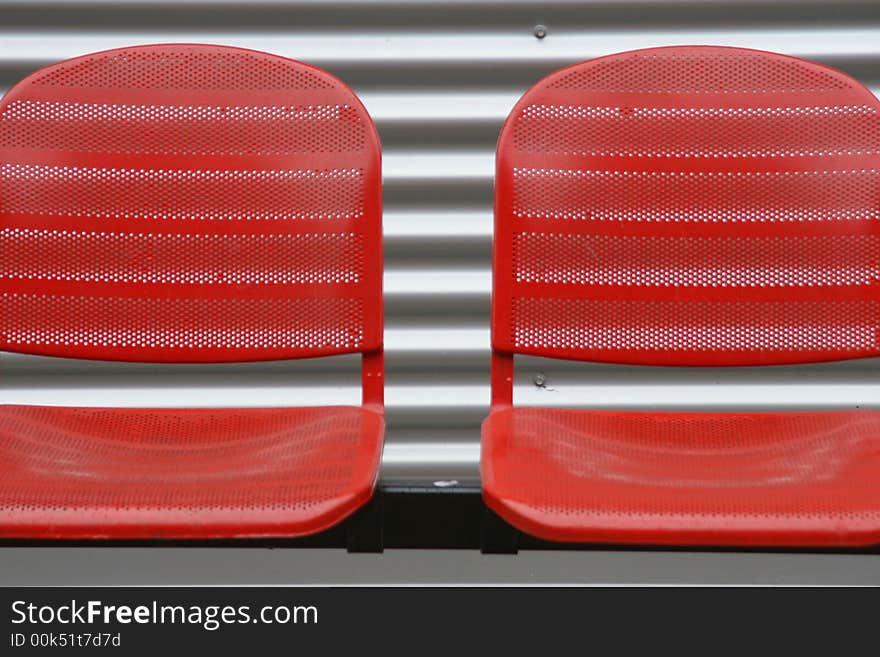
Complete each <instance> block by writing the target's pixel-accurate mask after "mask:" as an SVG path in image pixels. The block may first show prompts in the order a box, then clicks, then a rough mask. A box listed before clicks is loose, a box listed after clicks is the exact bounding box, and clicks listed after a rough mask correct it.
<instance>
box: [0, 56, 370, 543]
mask: <svg viewBox="0 0 880 657" xmlns="http://www.w3.org/2000/svg"><path fill="white" fill-rule="evenodd" d="M381 197H382V193H381V155H380V147H379V142H378V135H377V132H376V128H375V125H374V124H373V122H372V120H371V119H370V117H369V115H368V114H367V112H366V110H365V108H364V107H363V104H362V103H361V102H360V100H359V99H358V98H357V97H356V96H355V94H354V93H353V92H352V91H351V89H349V88H348V87H347V86H346V85H345V84H343V83H342V82H341V81H340V80H338V79H337V78H335V77H333V76H332V75H330V74H329V73H327V72H326V71H322V70H320V69H318V68H315V67H313V66H309V65H307V64H304V63H302V62H297V61H294V60H290V59H287V58H284V57H279V56H276V55H272V54H268V53H262V52H257V51H252V50H244V49H240V48H230V47H224V46H212V45H204V44H161V45H147V46H134V47H130V48H120V49H115V50H108V51H104V52H98V53H92V54H89V55H84V56H82V57H77V58H74V59H70V60H66V61H63V62H59V63H57V64H53V65H51V66H48V67H46V68H43V69H41V70H39V71H36V72H34V73H33V74H31V75H29V76H28V77H26V78H25V79H24V80H22V81H21V82H19V83H18V84H16V85H15V86H14V87H13V88H11V89H10V90H9V91H8V92H7V93H6V94H5V95H4V97H3V99H2V100H0V251H2V253H3V257H2V258H0V350H3V351H12V352H18V353H26V354H40V355H44V356H59V357H71V358H90V359H100V360H117V361H139V362H169V363H187V362H231V361H262V360H270V359H288V358H312V357H319V356H330V355H337V354H349V353H360V354H362V368H361V383H362V389H363V401H364V405H365V407H366V408H369V409H371V410H361V409H359V408H297V409H279V410H265V411H263V410H260V411H258V410H216V411H207V410H177V411H160V410H156V411H154V410H121V409H120V410H111V409H102V410H94V409H82V410H76V409H61V408H33V409H28V408H18V407H6V408H4V409H2V412H0V536H7V537H10V536H19V537H23V538H101V537H113V538H116V537H118V538H125V537H137V538H157V537H167V538H189V537H202V538H210V537H223V538H231V537H247V536H270V535H271V536H297V535H301V534H307V533H311V532H316V531H320V530H321V529H324V528H326V527H328V526H329V525H331V524H333V523H334V522H336V521H338V520H340V519H342V518H343V517H345V516H346V515H347V514H348V513H350V512H351V511H352V510H354V509H355V508H356V507H357V506H358V505H359V504H362V503H364V502H366V501H367V500H368V499H369V497H370V495H371V493H372V490H373V486H374V484H375V481H376V478H377V475H378V467H379V454H380V452H381V445H382V437H383V420H382V418H381V413H382V409H383V408H384V405H383V382H384V360H383V351H382V349H383V347H382V333H383V331H382V318H383V311H382V240H381V234H382V229H381V224H382V200H381ZM374 411H375V412H374ZM376 413H379V415H377V414H376Z"/></svg>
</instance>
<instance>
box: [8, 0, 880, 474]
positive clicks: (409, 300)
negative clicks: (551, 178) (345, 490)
mask: <svg viewBox="0 0 880 657" xmlns="http://www.w3.org/2000/svg"><path fill="white" fill-rule="evenodd" d="M536 25H544V26H546V29H547V36H546V37H545V38H543V39H539V38H537V37H536V36H535V26H536ZM153 42H208V43H222V44H230V45H237V46H245V47H250V48H256V49H261V50H269V51H272V52H276V53H279V54H282V55H287V56H290V57H294V58H297V59H302V60H306V61H309V62H310V63H313V64H316V65H318V66H321V67H324V68H326V69H328V70H330V71H331V72H333V73H335V74H336V75H338V76H340V77H341V78H342V79H343V80H345V81H346V82H348V83H349V84H351V85H352V86H353V87H354V89H355V91H356V92H357V93H358V94H359V95H360V96H361V97H362V98H363V100H364V102H365V104H366V105H367V108H368V109H369V110H370V112H371V113H372V115H373V117H374V119H375V120H376V122H377V124H378V126H379V130H380V132H381V135H382V141H383V145H384V150H385V155H384V173H385V200H386V214H385V233H386V276H385V289H386V309H387V332H386V336H385V341H386V345H387V349H388V390H387V400H388V420H389V435H388V447H387V450H386V454H385V470H384V476H386V477H389V478H394V477H398V476H406V477H410V476H420V477H421V476H424V477H437V478H458V479H467V478H475V477H476V476H477V473H478V470H477V459H478V454H479V444H478V441H479V424H480V421H481V420H482V418H483V416H484V415H485V412H486V408H487V402H488V397H489V393H488V364H489V360H488V347H489V333H488V312H489V291H490V273H489V263H490V250H491V249H490V240H491V227H492V211H491V206H492V199H491V195H492V172H493V149H494V144H495V139H496V137H497V134H498V130H499V128H500V126H501V123H502V121H503V120H504V117H505V116H506V114H507V112H508V111H509V110H510V108H511V107H512V105H513V103H514V102H515V101H516V99H517V98H518V97H519V96H520V94H521V93H522V92H523V91H525V89H526V88H527V87H528V86H529V85H531V84H532V83H534V82H535V81H537V80H538V79H539V78H541V77H542V76H543V75H545V74H547V73H549V72H550V71H552V70H554V69H556V68H558V67H561V66H565V65H567V64H571V63H573V62H576V61H579V60H583V59H588V58H591V57H596V56H599V55H603V54H608V53H612V52H616V51H620V50H625V49H630V48H640V47H647V46H657V45H669V44H687V43H690V44H695V43H696V44H722V45H737V46H747V47H753V48H764V49H770V50H776V51H780V52H784V53H789V54H793V55H799V56H803V57H808V58H811V59H815V60H818V61H820V62H823V63H826V64H830V65H832V66H836V67H839V68H841V69H843V70H845V71H847V72H849V73H851V74H852V75H855V76H856V77H858V78H859V79H861V80H862V81H863V82H865V83H866V84H868V85H869V86H871V87H872V88H873V89H875V90H876V89H880V3H878V1H877V0H861V1H855V0H838V1H836V2H828V1H827V0H822V1H816V0H784V1H783V0H740V1H739V2H733V1H731V0H671V1H666V2H661V1H659V0H616V1H615V0H605V1H599V0H592V1H590V0H588V1H581V2H575V1H564V0H553V1H549V2H523V1H519V0H504V1H492V0H483V1H476V2H464V1H458V0H456V1H449V0H446V1H441V0H437V1H433V2H432V1H417V0H411V1H392V0H386V1H384V2H369V1H366V2H358V1H354V0H349V1H348V2H334V1H325V0H311V1H308V0H301V1H285V0H274V1H270V0H256V1H246V0H238V1H234V0H191V1H190V2H172V1H169V0H149V1H124V0H80V1H76V0H53V1H48V0H19V1H10V0H0V90H2V89H5V88H8V87H9V86H10V85H12V84H14V83H15V82H16V81H17V80H19V79H21V78H22V77H24V76H25V75H27V74H28V73H30V72H31V71H33V70H34V69H35V68H37V67H39V66H43V65H46V64H50V63H52V62H55V61H57V60H59V59H63V58H67V57H72V56H75V55H80V54H83V53H87V52H91V51H95V50H100V49H104V48H112V47H116V46H124V45H131V44H138V43H153ZM519 365H520V366H519V370H518V378H517V389H516V397H517V401H518V402H519V403H526V404H550V405H560V406H585V405H592V406H605V407H649V408H697V409H701V408H703V409H708V408H750V407H761V408H783V407H784V408H791V407H803V406H821V407H826V408H830V407H834V408H849V407H855V406H859V405H862V406H869V405H870V406H880V387H878V386H877V384H876V383H875V382H876V381H878V376H877V375H878V371H880V362H878V361H865V362H861V363H843V364H835V365H819V366H810V367H787V368H770V369H763V370H762V369H745V370H736V371H734V370H715V369H711V370H695V371H683V370H676V369H668V368H648V369H645V368H632V367H609V366H597V365H585V364H576V365H572V364H566V363H559V362H552V361H542V360H540V359H520V363H519ZM356 367H357V363H356V360H355V359H350V358H341V359H335V360H333V361H332V362H326V361H319V362H315V363H305V362H299V363H270V364H265V365H235V366H179V367H177V368H171V367H167V366H154V365H119V364H112V363H109V364H108V363H94V362H60V361H54V360H52V359H44V358H30V357H22V356H13V355H3V356H2V357H0V371H2V373H3V378H2V380H0V401H2V402H33V403H51V404H87V405H105V404H106V405H116V404H118V405H143V404H152V405H233V404H234V405H240V404H243V405H259V404H270V405H282V404H297V403H317V402H319V401H323V402H327V403H331V402H343V403H351V402H356V401H357V378H356ZM538 372H543V373H545V374H546V384H545V385H544V386H543V387H538V386H536V385H535V384H534V382H533V381H534V375H535V374H537V373H538Z"/></svg>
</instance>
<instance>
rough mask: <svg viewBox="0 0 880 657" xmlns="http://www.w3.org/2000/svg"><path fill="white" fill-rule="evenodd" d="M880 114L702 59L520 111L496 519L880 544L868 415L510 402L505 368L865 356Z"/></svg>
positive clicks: (598, 66) (675, 53) (602, 537)
mask: <svg viewBox="0 0 880 657" xmlns="http://www.w3.org/2000/svg"><path fill="white" fill-rule="evenodd" d="M878 108H880V104H878V101H877V99H876V98H875V97H874V96H873V95H872V94H871V93H870V92H869V91H868V90H867V89H865V87H863V86H862V85H861V84H859V83H857V82H855V81H854V80H852V79H851V78H849V77H848V76H846V75H844V74H843V73H840V72H838V71H835V70H832V69H829V68H826V67H824V66H820V65H817V64H813V63H810V62H806V61H803V60H799V59H795V58H792V57H786V56H782V55H776V54H772V53H764V52H758V51H752V50H743V49H736V48H720V47H709V46H705V47H669V48H657V49H649V50H642V51H634V52H628V53H622V54H618V55H612V56H610V57H604V58H600V59H596V60H593V61H589V62H585V63H582V64H577V65H575V66H572V67H569V68H566V69H563V70H561V71H558V72H556V73H553V74H552V75H550V76H549V77H547V78H545V79H544V80H542V81H541V82H539V83H538V84H537V85H536V86H535V87H533V88H532V89H530V90H529V91H528V92H527V93H526V94H525V95H524V96H523V98H522V99H521V100H520V102H519V103H518V104H517V106H516V107H515V108H514V110H513V111H512V113H511V115H510V117H509V119H508V121H507V123H506V124H505V127H504V129H503V131H502V134H501V138H500V140H499V144H498V161H497V177H496V206H495V207H496V217H495V219H496V223H495V246H494V255H495V258H494V294H493V307H492V342H493V362H492V368H493V371H492V411H491V414H490V416H489V418H488V419H487V420H486V422H485V423H484V425H483V453H482V474H483V487H484V498H485V500H486V502H487V504H488V505H489V507H490V508H491V509H493V510H494V511H495V512H496V513H497V514H499V515H500V516H501V517H502V518H504V519H505V520H506V521H507V522H509V523H510V524H512V525H513V526H515V527H517V528H518V529H520V530H522V531H525V532H527V533H530V534H534V535H537V536H539V537H541V538H545V539H550V540H556V541H570V542H603V543H642V544H681V545H687V544H703V545H752V546H773V545H786V546H793V545H803V546H843V545H849V546H863V545H870V544H875V543H880V484H878V483H877V482H880V414H878V413H876V412H873V411H861V410H853V411H839V412H785V413H752V414H743V413H676V412H665V413H640V412H634V411H626V412H624V411H600V410H582V409H571V410H561V409H549V408H523V407H515V406H513V405H512V404H513V395H512V379H513V358H514V355H515V354H532V355H538V356H546V357H555V358H566V359H572V360H591V361H603V362H611V363H627V364H639V365H667V366H737V365H771V364H787V363H808V362H815V361H827V360H837V359H845V358H856V357H868V356H876V355H878V354H880V288H878V285H877V280H878V276H880V257H878V254H880V228H878V226H880V224H878V219H880V195H878V192H880V112H878ZM584 402H585V404H588V403H589V400H584Z"/></svg>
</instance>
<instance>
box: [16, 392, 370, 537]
mask: <svg viewBox="0 0 880 657" xmlns="http://www.w3.org/2000/svg"><path fill="white" fill-rule="evenodd" d="M383 431H384V421H383V419H382V416H381V415H379V414H378V413H374V412H372V411H369V410H365V409H362V408H359V407H346V406H339V407H306V408H278V409H108V408H65V407H51V406H2V407H0V518H2V522H0V536H2V537H5V538H13V537H27V538H65V539H71V538H163V537H174V538H215V537H218V538H220V537H222V538H230V537H237V538H246V537H264V536H265V537H268V536H284V537H293V536H300V535H304V534H310V533H313V532H318V531H321V530H323V529H325V528H327V527H330V526H332V525H334V524H336V523H337V522H339V521H341V520H342V519H343V518H345V517H346V516H347V515H348V514H350V513H351V512H353V511H354V510H355V509H357V508H358V507H359V506H360V505H362V504H363V503H364V502H366V501H367V500H368V499H369V498H370V496H371V495H372V491H373V486H374V485H375V480H376V475H377V472H378V468H379V459H380V456H381V451H382V436H383Z"/></svg>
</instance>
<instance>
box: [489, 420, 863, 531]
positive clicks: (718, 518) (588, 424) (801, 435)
mask: <svg viewBox="0 0 880 657" xmlns="http://www.w3.org/2000/svg"><path fill="white" fill-rule="evenodd" d="M878 472H880V412H875V411H841V412H813V413H799V412H790V413H749V414H743V413H719V414H714V413H644V412H613V411H583V410H566V409H549V408H526V407H519V408H509V409H506V410H499V411H496V412H494V413H492V414H491V415H490V417H489V418H488V419H487V420H486V421H485V423H484V425H483V490H484V496H485V499H486V502H487V503H488V504H489V506H490V507H491V508H493V509H494V510H495V511H496V512H497V513H498V514H499V515H501V516H502V517H504V518H505V519H506V520H507V521H508V522H510V523H512V524H513V525H515V526H516V527H518V528H519V529H521V530H523V531H526V532H528V533H530V534H534V535H536V536H539V537H542V538H545V539H549V540H555V541H569V542H600V543H642V544H722V545H767V546H773V545H825V546H844V545H849V546H860V545H871V544H875V543H880V485H878V478H877V473H878Z"/></svg>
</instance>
